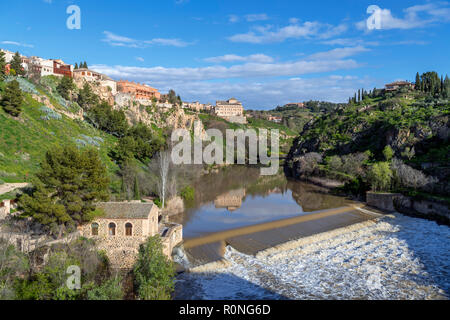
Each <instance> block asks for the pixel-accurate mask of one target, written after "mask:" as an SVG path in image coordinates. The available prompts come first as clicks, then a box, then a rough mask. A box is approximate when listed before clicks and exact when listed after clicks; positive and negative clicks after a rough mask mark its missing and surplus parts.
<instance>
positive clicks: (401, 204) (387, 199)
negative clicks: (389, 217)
mask: <svg viewBox="0 0 450 320" xmlns="http://www.w3.org/2000/svg"><path fill="white" fill-rule="evenodd" d="M366 202H367V204H368V205H369V206H372V207H375V208H378V209H381V210H385V211H390V212H393V211H398V212H400V213H403V214H406V215H409V216H414V217H419V218H425V219H430V220H434V221H438V222H440V223H444V224H447V225H450V208H449V206H448V205H447V204H445V203H441V202H438V201H430V200H420V199H413V198H411V197H407V196H404V195H401V194H398V193H375V192H367V194H366Z"/></svg>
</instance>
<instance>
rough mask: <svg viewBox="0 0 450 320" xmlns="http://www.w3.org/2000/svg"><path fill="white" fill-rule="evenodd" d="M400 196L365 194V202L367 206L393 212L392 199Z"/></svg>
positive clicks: (396, 194) (394, 194)
mask: <svg viewBox="0 0 450 320" xmlns="http://www.w3.org/2000/svg"><path fill="white" fill-rule="evenodd" d="M400 196H401V195H400V194H398V193H376V192H367V193H366V202H367V204H368V205H369V206H372V207H375V208H378V209H381V210H385V211H391V212H393V211H395V206H394V199H395V198H398V197H400Z"/></svg>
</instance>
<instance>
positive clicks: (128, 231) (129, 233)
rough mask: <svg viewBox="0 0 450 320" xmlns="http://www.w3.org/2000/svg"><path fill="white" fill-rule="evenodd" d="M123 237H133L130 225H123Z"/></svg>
mask: <svg viewBox="0 0 450 320" xmlns="http://www.w3.org/2000/svg"><path fill="white" fill-rule="evenodd" d="M125 235H126V236H132V235H133V225H132V224H131V223H129V222H128V223H127V224H125Z"/></svg>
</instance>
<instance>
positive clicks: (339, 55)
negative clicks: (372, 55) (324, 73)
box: [307, 46, 370, 60]
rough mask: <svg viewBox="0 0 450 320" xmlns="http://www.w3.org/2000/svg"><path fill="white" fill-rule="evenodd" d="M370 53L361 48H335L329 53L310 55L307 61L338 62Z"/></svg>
mask: <svg viewBox="0 0 450 320" xmlns="http://www.w3.org/2000/svg"><path fill="white" fill-rule="evenodd" d="M367 51H370V49H367V48H365V47H363V46H356V47H346V48H336V49H333V50H330V51H325V52H318V53H315V54H312V55H310V56H309V57H308V58H307V59H308V60H338V59H344V58H348V57H351V56H354V55H357V54H359V53H362V52H367Z"/></svg>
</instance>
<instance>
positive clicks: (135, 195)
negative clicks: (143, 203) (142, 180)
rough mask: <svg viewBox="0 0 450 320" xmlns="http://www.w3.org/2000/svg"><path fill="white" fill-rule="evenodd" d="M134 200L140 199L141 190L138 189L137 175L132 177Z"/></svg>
mask: <svg viewBox="0 0 450 320" xmlns="http://www.w3.org/2000/svg"><path fill="white" fill-rule="evenodd" d="M134 200H141V192H140V191H139V182H138V178H137V176H135V177H134Z"/></svg>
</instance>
